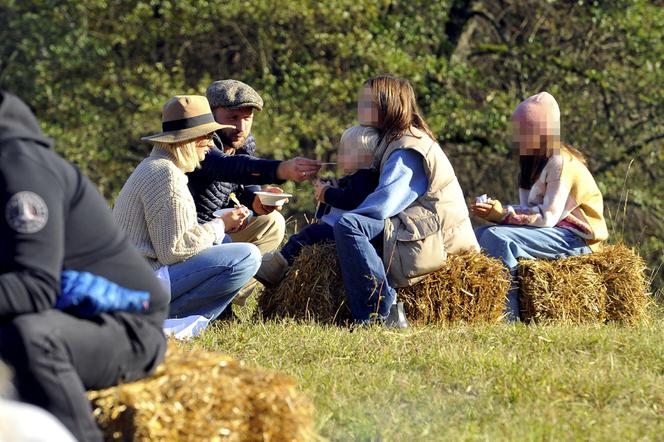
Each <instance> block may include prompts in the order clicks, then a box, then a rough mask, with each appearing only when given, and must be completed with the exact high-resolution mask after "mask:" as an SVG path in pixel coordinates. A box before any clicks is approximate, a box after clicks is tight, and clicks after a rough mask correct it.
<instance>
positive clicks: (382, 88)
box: [364, 75, 436, 144]
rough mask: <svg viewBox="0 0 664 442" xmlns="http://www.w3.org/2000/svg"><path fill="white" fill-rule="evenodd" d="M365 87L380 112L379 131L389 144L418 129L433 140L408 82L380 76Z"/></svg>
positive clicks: (366, 83)
mask: <svg viewBox="0 0 664 442" xmlns="http://www.w3.org/2000/svg"><path fill="white" fill-rule="evenodd" d="M364 86H365V87H368V88H369V89H370V91H371V94H370V95H371V100H372V101H373V103H374V104H375V105H376V107H377V108H378V126H377V127H376V129H378V131H379V133H380V136H381V138H385V139H386V142H387V144H389V143H391V142H392V141H394V140H397V139H399V138H401V137H402V136H404V135H405V133H406V131H408V130H410V128H411V127H413V126H414V127H416V128H418V129H419V130H421V131H422V132H424V133H425V134H427V135H428V136H429V137H430V138H431V139H432V140H435V139H436V138H435V137H434V135H433V133H432V132H431V129H429V126H428V125H427V123H426V122H425V121H424V118H422V116H421V115H420V110H419V108H418V107H417V102H416V100H415V92H414V91H413V88H412V86H411V85H410V83H409V82H408V80H405V79H402V78H398V77H394V76H392V75H379V76H376V77H373V78H370V79H368V80H367V81H365V82H364Z"/></svg>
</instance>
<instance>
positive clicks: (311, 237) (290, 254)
mask: <svg viewBox="0 0 664 442" xmlns="http://www.w3.org/2000/svg"><path fill="white" fill-rule="evenodd" d="M326 241H334V230H333V229H332V226H329V225H327V224H323V223H319V224H309V225H308V226H306V227H305V228H304V229H302V230H300V231H299V232H298V233H296V234H295V235H292V236H291V237H290V238H288V242H287V243H286V245H285V246H283V247H282V248H281V255H282V256H283V257H284V258H286V261H288V265H293V261H295V258H297V256H298V255H299V254H300V251H301V250H302V247H304V246H310V245H313V244H320V243H322V242H326Z"/></svg>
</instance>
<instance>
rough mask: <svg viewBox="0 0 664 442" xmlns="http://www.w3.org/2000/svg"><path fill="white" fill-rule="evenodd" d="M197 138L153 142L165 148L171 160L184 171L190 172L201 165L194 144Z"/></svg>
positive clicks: (195, 144) (196, 142)
mask: <svg viewBox="0 0 664 442" xmlns="http://www.w3.org/2000/svg"><path fill="white" fill-rule="evenodd" d="M197 144H198V140H197V139H195V140H187V141H181V142H179V143H160V142H157V143H154V145H155V146H157V147H160V148H162V149H165V150H167V151H168V152H170V153H171V155H172V156H173V162H174V163H175V165H176V166H177V167H178V169H180V170H182V171H183V172H185V173H188V172H192V171H193V170H194V169H197V168H199V167H200V166H201V162H200V161H199V160H198V153H197V151H196V146H197Z"/></svg>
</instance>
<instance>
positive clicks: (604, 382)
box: [196, 311, 664, 441]
mask: <svg viewBox="0 0 664 442" xmlns="http://www.w3.org/2000/svg"><path fill="white" fill-rule="evenodd" d="M663 332H664V314H662V312H661V311H658V312H655V313H654V319H653V320H651V321H650V322H649V323H648V324H642V325H639V326H633V327H628V326H617V325H584V326H573V325H564V324H557V325H537V326H532V325H531V326H525V325H523V324H517V325H498V326H486V325H483V326H479V325H478V326H470V325H459V326H453V327H417V328H416V327H414V328H412V329H410V330H408V331H404V332H396V331H391V330H386V329H382V328H379V327H375V328H367V329H360V330H355V331H353V332H350V331H349V330H348V329H345V328H337V327H324V326H320V325H316V324H298V323H295V322H292V321H283V322H257V321H252V320H249V319H246V318H245V319H243V320H241V321H239V322H233V323H225V324H219V325H215V326H213V327H212V328H210V329H209V330H207V331H206V332H205V333H204V334H203V335H201V336H200V337H198V338H197V339H196V342H197V343H198V344H200V345H201V346H203V347H205V348H207V349H210V350H215V351H219V352H223V353H226V354H230V355H232V356H234V357H236V358H238V359H241V360H244V361H245V362H247V363H248V364H249V365H256V366H262V367H269V368H273V369H277V370H280V371H283V372H286V373H288V374H290V375H292V376H293V377H295V378H296V379H297V380H298V383H299V385H300V388H301V389H302V391H303V392H304V393H305V394H306V395H307V396H308V397H309V398H311V399H312V400H313V402H314V404H315V407H316V427H317V430H318V432H319V433H320V434H321V435H323V436H324V437H326V438H328V439H330V440H335V441H336V440H338V441H353V440H361V441H364V440H372V441H373V440H384V441H393V440H394V441H401V440H407V441H420V440H491V441H493V440H597V441H605V440H664V343H663V342H664V341H663V339H664V333H663Z"/></svg>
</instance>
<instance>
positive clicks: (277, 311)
mask: <svg viewBox="0 0 664 442" xmlns="http://www.w3.org/2000/svg"><path fill="white" fill-rule="evenodd" d="M508 288H509V274H508V271H507V269H506V268H505V267H504V266H503V265H502V264H501V262H500V261H499V260H497V259H494V258H489V257H487V256H485V255H482V254H479V253H472V254H464V255H458V256H450V257H449V258H448V261H447V263H446V265H445V267H444V268H442V269H441V270H439V271H437V272H435V273H432V274H431V275H429V276H428V277H427V278H425V279H424V280H423V281H421V282H420V283H418V284H417V285H415V286H412V287H408V288H404V289H399V290H398V291H397V293H398V297H399V299H400V300H402V301H403V302H404V306H405V308H406V315H407V316H408V320H409V321H411V322H412V323H420V324H426V323H443V322H444V323H447V322H455V321H467V322H496V321H498V320H499V318H500V316H501V315H502V312H503V309H504V305H505V294H506V293H507V290H508ZM258 306H259V311H261V312H262V314H263V317H265V318H282V317H289V318H294V319H298V320H314V321H318V322H322V323H327V324H333V323H337V324H338V323H343V322H345V321H349V320H350V319H351V318H352V316H351V314H350V310H349V309H348V307H347V304H346V294H345V290H344V286H343V280H342V277H341V272H340V270H339V263H338V262H337V254H336V248H335V246H334V244H331V243H327V244H320V245H313V246H306V247H304V248H303V249H302V252H301V253H300V256H299V257H298V258H297V259H296V260H295V262H294V263H293V266H292V267H291V268H290V269H289V271H288V273H287V274H286V276H285V278H284V280H283V281H282V283H281V284H280V285H279V286H277V287H268V288H266V289H265V290H264V291H263V293H262V295H261V296H260V297H259V300H258Z"/></svg>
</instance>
